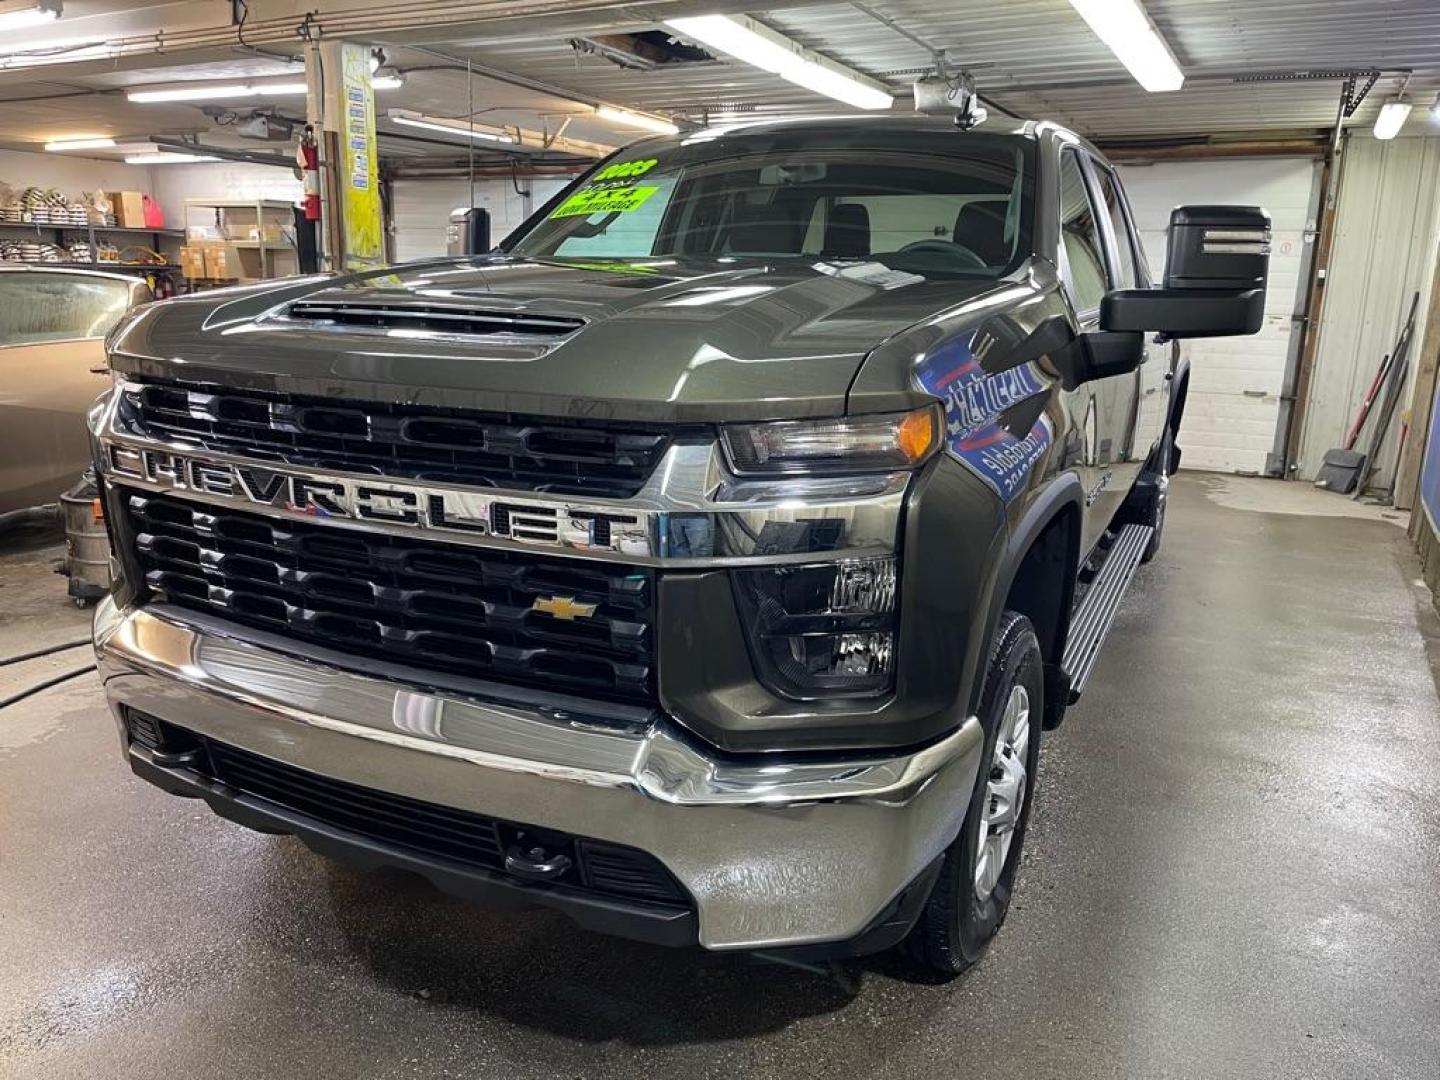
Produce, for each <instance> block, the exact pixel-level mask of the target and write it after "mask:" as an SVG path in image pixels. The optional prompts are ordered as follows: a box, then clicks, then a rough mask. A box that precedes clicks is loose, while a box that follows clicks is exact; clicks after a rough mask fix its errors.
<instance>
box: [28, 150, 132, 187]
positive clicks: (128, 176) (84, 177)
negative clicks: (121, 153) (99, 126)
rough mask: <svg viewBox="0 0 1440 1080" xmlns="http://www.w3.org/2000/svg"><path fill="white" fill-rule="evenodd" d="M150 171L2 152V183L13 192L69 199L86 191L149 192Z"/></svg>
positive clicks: (63, 157) (68, 156) (72, 158)
mask: <svg viewBox="0 0 1440 1080" xmlns="http://www.w3.org/2000/svg"><path fill="white" fill-rule="evenodd" d="M150 172H151V170H150V168H149V167H148V166H145V165H126V164H125V163H124V162H123V161H97V160H95V159H93V158H83V157H75V156H74V155H73V154H45V153H40V154H31V153H27V152H25V151H22V150H0V181H4V182H5V183H7V184H9V185H10V186H11V187H13V188H18V189H20V190H22V191H23V190H24V189H25V188H27V187H32V186H33V187H43V188H52V187H53V188H58V189H60V191H62V192H64V193H65V194H66V195H79V194H80V192H82V191H94V190H95V189H96V188H101V189H103V190H105V191H149V190H150V185H151V178H150Z"/></svg>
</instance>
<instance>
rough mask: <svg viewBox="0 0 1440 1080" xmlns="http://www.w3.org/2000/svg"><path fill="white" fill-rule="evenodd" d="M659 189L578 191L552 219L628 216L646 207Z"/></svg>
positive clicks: (554, 211) (620, 188)
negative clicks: (602, 215) (600, 215)
mask: <svg viewBox="0 0 1440 1080" xmlns="http://www.w3.org/2000/svg"><path fill="white" fill-rule="evenodd" d="M659 190H660V189H659V188H657V187H616V188H587V189H585V190H584V191H577V192H576V193H575V194H574V195H571V196H570V197H569V198H568V199H566V200H565V201H564V202H563V203H561V204H560V205H559V206H557V207H556V208H555V209H554V210H552V211H551V212H550V216H551V217H552V218H562V217H589V216H590V215H591V214H628V213H630V211H632V210H638V209H640V207H642V206H644V205H645V203H646V202H647V201H648V200H649V198H650V196H651V195H654V194H655V192H657V191H659Z"/></svg>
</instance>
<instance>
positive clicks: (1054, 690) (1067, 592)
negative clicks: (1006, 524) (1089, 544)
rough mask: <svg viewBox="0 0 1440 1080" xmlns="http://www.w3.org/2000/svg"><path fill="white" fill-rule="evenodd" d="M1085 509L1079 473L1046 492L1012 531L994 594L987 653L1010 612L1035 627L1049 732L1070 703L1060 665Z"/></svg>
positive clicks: (1062, 478)
mask: <svg viewBox="0 0 1440 1080" xmlns="http://www.w3.org/2000/svg"><path fill="white" fill-rule="evenodd" d="M1084 505H1085V496H1084V489H1083V488H1082V486H1081V484H1080V479H1079V477H1078V476H1077V475H1076V474H1075V473H1073V472H1067V473H1064V474H1062V475H1061V476H1059V477H1057V478H1056V479H1055V480H1053V481H1051V483H1050V484H1049V485H1048V486H1047V487H1045V488H1044V489H1042V490H1041V491H1040V492H1039V493H1038V494H1037V495H1036V496H1035V497H1034V498H1033V499H1032V500H1031V502H1030V505H1029V506H1028V507H1026V509H1025V512H1024V513H1023V514H1022V515H1021V517H1020V520H1019V522H1018V523H1017V524H1016V525H1015V526H1014V528H1013V529H1012V530H1011V533H1010V537H1009V540H1008V541H1007V543H1006V546H1005V553H1004V555H1003V557H1002V561H1001V565H1000V569H999V572H998V574H997V575H996V579H995V588H994V592H993V593H992V594H991V602H990V610H989V612H988V620H987V634H986V648H987V650H988V648H989V645H990V641H991V639H992V638H993V636H994V632H995V627H996V626H997V625H998V624H999V622H1000V616H1001V614H1002V613H1003V612H1005V611H1006V610H1011V611H1017V612H1019V613H1020V614H1022V615H1024V616H1025V617H1026V618H1028V619H1029V620H1030V622H1031V624H1032V625H1033V626H1034V627H1035V636H1036V637H1037V638H1038V639H1039V641H1040V652H1041V655H1042V657H1043V659H1044V662H1045V721H1046V726H1047V727H1053V726H1055V724H1057V723H1059V719H1060V716H1061V715H1062V714H1063V711H1064V708H1065V704H1066V702H1067V700H1068V698H1069V688H1068V686H1067V685H1065V684H1066V682H1067V680H1066V677H1065V675H1064V672H1063V670H1062V669H1061V666H1060V661H1061V658H1062V657H1063V656H1064V654H1065V639H1066V636H1067V634H1068V633H1069V629H1070V611H1071V608H1072V606H1073V604H1074V600H1075V579H1076V574H1077V573H1078V571H1079V566H1080V535H1081V523H1082V520H1083V517H1082V516H1083V513H1084ZM987 655H988V653H987ZM977 704H978V701H977Z"/></svg>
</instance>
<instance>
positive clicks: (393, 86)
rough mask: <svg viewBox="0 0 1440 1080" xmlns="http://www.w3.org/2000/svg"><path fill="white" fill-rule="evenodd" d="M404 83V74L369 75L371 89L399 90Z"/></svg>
mask: <svg viewBox="0 0 1440 1080" xmlns="http://www.w3.org/2000/svg"><path fill="white" fill-rule="evenodd" d="M404 85H405V76H404V75H372V76H371V77H370V88H371V89H372V90H399V89H400V87H402V86H404Z"/></svg>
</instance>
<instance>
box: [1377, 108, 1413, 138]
mask: <svg viewBox="0 0 1440 1080" xmlns="http://www.w3.org/2000/svg"><path fill="white" fill-rule="evenodd" d="M1408 119H1410V102H1408V101H1387V102H1385V104H1384V105H1381V106H1380V115H1379V116H1377V117H1375V132H1374V134H1375V138H1377V139H1393V138H1395V136H1396V135H1398V134H1400V129H1401V128H1402V127H1404V126H1405V121H1406V120H1408Z"/></svg>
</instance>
